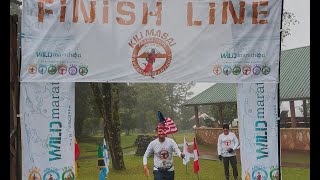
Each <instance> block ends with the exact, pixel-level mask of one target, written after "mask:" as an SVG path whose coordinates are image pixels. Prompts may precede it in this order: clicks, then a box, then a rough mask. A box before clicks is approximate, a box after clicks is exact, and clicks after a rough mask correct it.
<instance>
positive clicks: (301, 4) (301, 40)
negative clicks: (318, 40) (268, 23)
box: [192, 0, 310, 96]
mask: <svg viewBox="0 0 320 180" xmlns="http://www.w3.org/2000/svg"><path fill="white" fill-rule="evenodd" d="M284 9H285V10H287V11H288V12H291V13H294V14H295V16H296V18H297V20H298V21H299V22H300V23H299V24H296V25H292V26H290V28H291V31H290V32H291V35H290V36H287V37H286V38H285V40H284V45H285V46H284V47H283V50H286V49H292V48H297V47H303V46H309V45H310V0H303V1H301V0H284ZM213 84H214V83H197V84H196V86H195V87H194V88H192V91H193V92H194V96H195V95H197V94H199V93H200V92H202V91H204V90H205V89H207V88H209V87H210V86H212V85H213Z"/></svg>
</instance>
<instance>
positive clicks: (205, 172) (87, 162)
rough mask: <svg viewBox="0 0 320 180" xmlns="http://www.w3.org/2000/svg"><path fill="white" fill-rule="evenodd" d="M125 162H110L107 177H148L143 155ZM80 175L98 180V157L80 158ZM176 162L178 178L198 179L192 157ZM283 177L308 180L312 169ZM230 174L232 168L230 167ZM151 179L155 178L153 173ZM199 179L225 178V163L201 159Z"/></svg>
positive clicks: (132, 179) (85, 179) (287, 172)
mask: <svg viewBox="0 0 320 180" xmlns="http://www.w3.org/2000/svg"><path fill="white" fill-rule="evenodd" d="M124 162H125V166H126V170H123V171H115V170H113V169H112V165H111V163H112V162H110V165H109V168H110V172H109V173H108V178H107V179H114V180H118V179H119V180H122V179H123V180H126V179H128V180H142V179H147V178H146V177H145V176H144V173H143V165H142V157H139V156H135V155H126V156H124ZM78 163H79V166H80V167H79V175H78V177H77V179H79V180H91V179H92V180H97V179H99V170H98V168H97V159H83V160H79V161H78ZM174 163H175V165H174V166H175V179H177V180H191V179H197V176H196V174H194V173H193V163H192V159H191V161H190V162H189V163H188V164H187V170H186V167H185V166H184V165H183V164H182V159H181V158H177V157H174ZM148 165H149V170H151V167H152V165H153V159H152V157H149V159H148ZM186 171H187V173H186ZM238 171H239V175H240V174H241V166H240V165H238ZM282 172H283V176H282V177H283V178H284V179H290V180H307V179H310V169H299V168H282ZM230 174H232V172H231V168H230ZM149 179H150V180H151V179H153V175H152V174H151V177H149ZM199 179H203V180H207V179H212V180H224V174H223V165H222V163H221V162H220V161H213V160H202V159H200V171H199Z"/></svg>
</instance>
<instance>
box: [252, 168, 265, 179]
mask: <svg viewBox="0 0 320 180" xmlns="http://www.w3.org/2000/svg"><path fill="white" fill-rule="evenodd" d="M251 178H252V180H264V179H268V173H267V171H266V168H265V167H260V166H254V167H253V168H252V173H251Z"/></svg>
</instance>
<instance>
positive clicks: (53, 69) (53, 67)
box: [48, 65, 58, 75]
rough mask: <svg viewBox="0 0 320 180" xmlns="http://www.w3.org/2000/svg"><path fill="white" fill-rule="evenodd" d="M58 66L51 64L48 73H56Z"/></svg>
mask: <svg viewBox="0 0 320 180" xmlns="http://www.w3.org/2000/svg"><path fill="white" fill-rule="evenodd" d="M57 70H58V69H57V67H56V66H55V65H51V66H49V68H48V73H49V74H51V75H54V74H55V73H57Z"/></svg>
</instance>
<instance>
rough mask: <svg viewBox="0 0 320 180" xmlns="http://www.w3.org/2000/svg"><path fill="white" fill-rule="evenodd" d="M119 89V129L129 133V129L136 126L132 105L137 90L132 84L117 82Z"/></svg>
mask: <svg viewBox="0 0 320 180" xmlns="http://www.w3.org/2000/svg"><path fill="white" fill-rule="evenodd" d="M117 86H118V89H119V98H120V106H119V112H120V122H121V129H123V130H125V132H126V135H129V133H130V130H132V129H134V128H135V127H136V121H135V120H134V113H135V110H134V107H135V106H136V104H137V92H136V91H135V89H134V88H133V86H132V84H129V83H121V84H117Z"/></svg>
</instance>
